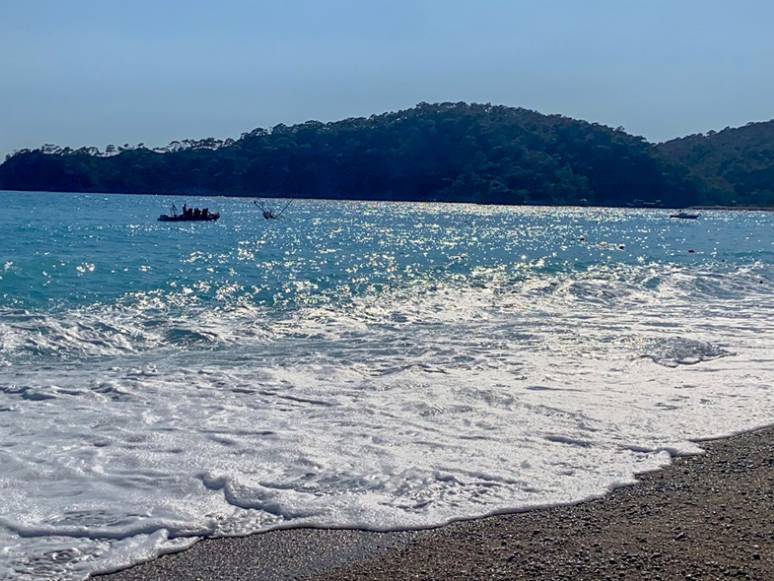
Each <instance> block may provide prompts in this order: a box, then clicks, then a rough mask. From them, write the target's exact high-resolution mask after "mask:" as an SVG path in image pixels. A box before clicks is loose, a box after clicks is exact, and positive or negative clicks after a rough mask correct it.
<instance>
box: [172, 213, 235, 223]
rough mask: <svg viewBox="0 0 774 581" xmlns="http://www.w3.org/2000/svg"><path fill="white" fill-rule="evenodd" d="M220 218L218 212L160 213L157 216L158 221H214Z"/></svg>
mask: <svg viewBox="0 0 774 581" xmlns="http://www.w3.org/2000/svg"><path fill="white" fill-rule="evenodd" d="M218 218H220V214H217V213H216V214H208V215H207V216H204V217H202V216H199V217H196V218H194V217H191V216H167V215H166V214H162V215H161V216H159V220H158V221H159V222H215V221H217V220H218Z"/></svg>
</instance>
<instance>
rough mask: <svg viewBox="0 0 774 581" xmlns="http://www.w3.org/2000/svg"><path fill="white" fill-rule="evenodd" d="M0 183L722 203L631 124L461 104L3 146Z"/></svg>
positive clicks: (514, 200)
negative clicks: (169, 134) (231, 135)
mask: <svg viewBox="0 0 774 581" xmlns="http://www.w3.org/2000/svg"><path fill="white" fill-rule="evenodd" d="M673 149H675V148H674V147H673V146H670V145H669V144H665V145H664V146H663V151H665V152H671V151H672V150H673ZM0 188H3V189H15V190H47V191H76V192H126V193H187V194H193V193H219V194H227V195H251V196H252V195H282V196H294V197H326V198H347V199H366V200H369V199H391V200H442V201H466V202H482V203H504V204H522V203H535V204H590V205H608V206H624V205H664V206H670V207H677V206H687V205H691V204H697V203H707V202H712V201H714V200H713V199H711V198H709V197H708V196H709V195H710V194H708V193H707V192H708V190H707V189H706V188H705V186H704V184H703V183H701V182H700V180H698V179H696V177H694V176H691V175H689V172H688V170H687V169H686V168H684V167H681V166H679V165H676V164H673V163H672V162H671V161H669V160H667V159H666V158H665V157H664V156H663V155H662V154H661V153H660V152H659V151H658V150H657V149H656V148H655V147H654V146H653V145H651V144H649V143H647V142H646V141H645V140H644V139H642V138H640V137H634V136H632V135H629V134H627V133H625V132H624V131H623V129H611V128H609V127H605V126H602V125H598V124H592V123H587V122H584V121H577V120H574V119H570V118H567V117H563V116H560V115H542V114H540V113H537V112H535V111H529V110H525V109H517V108H510V107H504V106H492V105H477V104H466V103H442V104H434V105H431V104H426V103H421V104H419V105H418V106H416V107H414V108H412V109H408V110H405V111H398V112H395V113H386V114H383V115H373V116H371V117H368V118H354V119H346V120H343V121H337V122H333V123H319V122H315V121H310V122H307V123H303V124H300V125H294V126H285V125H278V126H276V127H273V128H272V129H256V130H254V131H251V132H250V133H245V134H243V135H242V136H241V137H240V138H239V139H237V140H226V141H225V142H221V141H218V140H215V139H205V140H201V141H186V142H180V143H178V142H174V143H172V144H170V146H168V147H166V148H163V149H153V150H152V149H148V148H146V147H144V146H137V147H129V146H124V147H121V148H115V147H113V146H109V147H108V148H107V149H106V150H105V151H104V152H102V151H99V150H97V149H96V148H81V149H78V150H72V149H69V148H59V147H54V146H44V147H42V148H41V149H38V150H33V151H30V150H23V151H20V152H17V153H15V154H14V155H12V156H10V157H8V158H7V160H6V161H5V163H3V165H2V166H0Z"/></svg>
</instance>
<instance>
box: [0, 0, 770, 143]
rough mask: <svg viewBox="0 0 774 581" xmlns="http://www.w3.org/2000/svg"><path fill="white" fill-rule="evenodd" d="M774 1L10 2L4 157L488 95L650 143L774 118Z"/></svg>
mask: <svg viewBox="0 0 774 581" xmlns="http://www.w3.org/2000/svg"><path fill="white" fill-rule="evenodd" d="M772 17H774V5H770V4H768V3H766V2H763V1H758V0H751V1H748V2H745V3H744V4H743V5H741V6H740V5H737V6H730V5H728V4H727V3H725V2H719V1H709V2H699V1H697V0H687V1H685V2H681V3H680V4H679V5H674V3H672V2H668V1H666V0H655V1H652V2H649V3H647V5H644V4H643V5H623V3H621V2H615V1H613V0H596V1H592V2H587V3H584V4H583V5H582V6H580V5H577V4H576V3H571V2H567V1H561V0H554V1H552V2H544V3H541V4H540V5H539V6H536V5H533V4H532V3H528V2H505V1H501V0H493V1H490V2H485V3H481V4H479V5H476V6H470V5H468V4H467V3H464V2H460V1H450V2H432V1H428V0H425V1H419V2H410V3H409V2H400V1H398V2H390V3H387V2H381V1H380V2H372V3H369V4H368V5H361V3H357V2H353V1H346V0H335V1H332V2H329V3H326V5H325V6H319V5H317V4H316V3H314V2H310V1H298V0H296V1H294V2H287V3H284V4H283V5H282V6H274V5H271V4H265V3H263V2H257V3H252V2H247V1H244V0H239V1H231V2H225V3H221V4H219V5H218V7H217V8H215V7H213V6H211V5H210V6H208V5H207V4H206V3H205V2H185V3H183V2H177V1H175V2H167V3H165V4H164V5H163V6H157V5H155V4H154V3H152V2H149V1H147V0H141V1H137V2H133V3H132V4H131V5H116V4H108V3H104V2H94V1H84V0H75V1H73V2H68V3H66V4H62V3H56V2H52V1H49V0H46V1H39V2H35V3H25V4H21V3H16V4H10V3H9V4H6V5H3V6H0V33H1V34H0V66H1V67H2V71H3V77H4V79H5V80H6V83H5V87H4V90H3V91H2V93H0V108H1V110H2V111H3V115H2V117H0V123H2V126H0V158H1V157H2V156H4V155H5V154H7V153H9V152H11V151H13V150H16V149H20V148H25V147H38V146H40V145H43V144H44V143H55V144H58V145H62V146H65V145H67V146H71V147H80V146H84V145H95V146H97V147H100V148H104V147H105V145H107V144H109V143H113V144H116V145H120V144H124V143H130V144H132V145H135V144H137V143H139V142H144V143H145V144H147V145H148V146H149V147H152V146H160V145H165V144H167V143H169V142H170V141H173V140H179V139H186V138H204V137H217V138H226V137H238V136H239V135H240V134H241V133H243V132H245V131H249V130H251V129H254V128H256V127H271V126H274V125H276V124H278V123H285V124H288V125H290V124H294V123H300V122H304V121H307V120H310V119H316V120H320V121H334V120H337V119H342V118H347V117H358V116H368V115H371V114H374V113H383V112H386V111H394V110H397V109H404V108H408V107H411V106H413V105H415V104H416V103H418V102H421V101H426V102H441V101H453V102H454V101H468V102H491V103H495V104H502V105H508V106H514V107H525V108H528V109H534V110H537V111H540V112H542V113H547V114H551V113H560V114H563V115H567V116H570V117H574V118H578V119H584V120H587V121H591V122H599V123H602V124H605V125H610V126H613V127H616V126H623V127H624V128H625V129H626V130H627V131H628V132H630V133H633V134H637V135H643V136H644V137H646V138H647V139H648V140H650V141H663V140H666V139H671V138H674V137H679V136H683V135H687V134H691V133H699V132H706V131H709V130H713V129H714V130H719V129H722V128H724V127H726V126H739V125H744V124H745V123H748V122H750V121H762V120H768V119H770V118H772V117H774V107H772V106H771V102H770V99H769V95H770V94H771V91H772V89H774V80H772V78H771V75H770V74H769V72H770V70H771V67H772V65H774V46H773V45H774V43H771V41H770V37H769V35H768V32H767V27H768V22H770V19H771V18H772Z"/></svg>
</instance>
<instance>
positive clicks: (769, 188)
mask: <svg viewBox="0 0 774 581" xmlns="http://www.w3.org/2000/svg"><path fill="white" fill-rule="evenodd" d="M658 148H659V150H660V151H661V152H662V154H663V155H665V156H667V157H669V158H670V159H672V160H674V161H675V162H677V163H680V164H684V165H685V166H687V167H689V168H690V170H691V172H692V174H693V175H694V176H696V177H698V178H700V179H702V180H704V181H705V182H706V183H708V184H709V185H710V186H711V187H713V188H714V189H715V190H717V191H719V192H722V194H721V200H720V201H721V202H722V203H726V204H749V205H759V206H774V120H772V121H767V122H764V123H749V124H747V125H745V126H744V127H738V128H735V129H731V128H727V129H724V130H723V131H719V132H714V131H710V132H709V133H707V134H706V135H702V134H699V135H690V136H688V137H683V138H681V139H674V140H672V141H667V142H666V143H662V144H660V145H659V146H658Z"/></svg>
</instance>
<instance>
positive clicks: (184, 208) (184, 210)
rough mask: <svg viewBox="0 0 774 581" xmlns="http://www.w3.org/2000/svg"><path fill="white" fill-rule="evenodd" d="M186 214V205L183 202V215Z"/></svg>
mask: <svg viewBox="0 0 774 581" xmlns="http://www.w3.org/2000/svg"><path fill="white" fill-rule="evenodd" d="M186 215H188V205H187V204H183V216H186Z"/></svg>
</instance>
